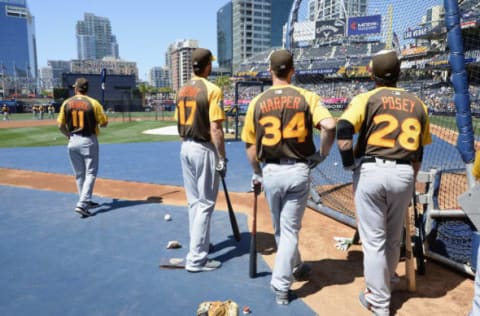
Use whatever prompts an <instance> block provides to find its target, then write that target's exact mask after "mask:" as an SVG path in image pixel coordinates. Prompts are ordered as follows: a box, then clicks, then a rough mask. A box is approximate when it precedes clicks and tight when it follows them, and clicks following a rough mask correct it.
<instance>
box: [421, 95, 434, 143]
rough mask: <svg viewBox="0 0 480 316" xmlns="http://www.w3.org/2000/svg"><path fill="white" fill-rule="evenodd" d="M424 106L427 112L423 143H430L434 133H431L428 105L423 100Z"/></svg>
mask: <svg viewBox="0 0 480 316" xmlns="http://www.w3.org/2000/svg"><path fill="white" fill-rule="evenodd" d="M422 105H423V108H424V110H425V113H426V120H425V130H424V131H423V138H422V145H424V146H425V145H428V144H431V143H432V135H431V134H430V118H429V116H428V107H427V106H426V105H425V104H424V103H423V102H422Z"/></svg>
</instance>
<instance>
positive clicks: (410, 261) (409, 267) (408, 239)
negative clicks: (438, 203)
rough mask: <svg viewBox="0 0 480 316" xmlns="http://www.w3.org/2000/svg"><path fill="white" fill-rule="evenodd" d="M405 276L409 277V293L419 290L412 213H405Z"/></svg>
mask: <svg viewBox="0 0 480 316" xmlns="http://www.w3.org/2000/svg"><path fill="white" fill-rule="evenodd" d="M405 214H406V215H405V272H406V273H405V274H406V277H407V287H408V291H410V292H415V291H416V290H417V281H416V279H415V264H414V258H413V253H412V235H411V232H410V212H409V210H407V212H406V213H405Z"/></svg>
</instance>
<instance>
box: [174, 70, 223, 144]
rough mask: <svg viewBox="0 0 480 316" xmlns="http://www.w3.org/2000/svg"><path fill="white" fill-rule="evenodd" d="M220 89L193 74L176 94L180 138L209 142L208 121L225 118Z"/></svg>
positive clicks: (176, 113) (176, 115)
mask: <svg viewBox="0 0 480 316" xmlns="http://www.w3.org/2000/svg"><path fill="white" fill-rule="evenodd" d="M222 98H223V96H222V91H221V90H220V88H219V87H218V86H216V85H214V84H213V83H211V82H210V81H208V80H206V79H204V78H201V77H198V76H193V77H192V79H191V80H189V81H188V82H187V83H186V84H185V85H184V86H183V87H182V88H181V89H180V91H179V92H178V94H177V108H176V110H175V117H176V119H177V126H178V134H179V135H180V137H182V138H190V139H194V140H196V141H202V142H209V141H211V135H210V122H214V121H223V120H225V112H224V111H223V109H222V107H221V104H220V103H221V100H222Z"/></svg>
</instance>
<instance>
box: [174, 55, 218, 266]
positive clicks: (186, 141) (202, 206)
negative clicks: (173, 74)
mask: <svg viewBox="0 0 480 316" xmlns="http://www.w3.org/2000/svg"><path fill="white" fill-rule="evenodd" d="M212 60H214V57H213V56H212V53H211V52H210V51H209V50H208V49H204V48H197V49H195V50H194V51H193V52H192V66H193V76H192V78H191V79H190V80H189V81H188V82H187V83H186V84H185V85H184V86H183V87H182V88H181V89H180V90H179V92H178V94H177V109H176V112H175V116H176V118H177V126H178V133H179V135H180V137H182V140H183V141H182V146H181V151H180V159H181V164H182V173H183V181H184V186H185V193H186V195H187V201H188V215H189V230H190V247H189V251H188V254H187V258H186V263H185V269H186V270H187V271H189V272H201V271H212V270H215V269H217V268H219V267H220V266H221V262H219V261H216V260H211V259H209V258H208V257H207V255H208V252H209V247H210V220H211V217H212V213H213V210H214V208H215V202H216V200H217V194H218V185H219V175H220V176H221V177H225V175H226V171H227V159H226V157H225V140H224V133H223V127H222V123H223V121H224V120H225V112H224V111H223V109H222V108H221V101H222V98H223V96H222V91H221V90H220V88H219V87H218V86H216V85H214V84H213V83H211V82H210V81H208V80H207V77H208V76H209V75H210V73H211V71H212Z"/></svg>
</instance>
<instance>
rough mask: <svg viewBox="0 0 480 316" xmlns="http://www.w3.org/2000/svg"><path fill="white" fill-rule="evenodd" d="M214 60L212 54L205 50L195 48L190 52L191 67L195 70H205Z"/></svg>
mask: <svg viewBox="0 0 480 316" xmlns="http://www.w3.org/2000/svg"><path fill="white" fill-rule="evenodd" d="M214 60H216V58H215V56H213V55H212V52H211V51H210V50H208V49H205V48H196V49H195V50H194V51H193V52H192V66H193V68H194V69H195V70H201V69H203V68H205V66H207V65H208V64H209V63H211V62H212V61H214Z"/></svg>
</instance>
